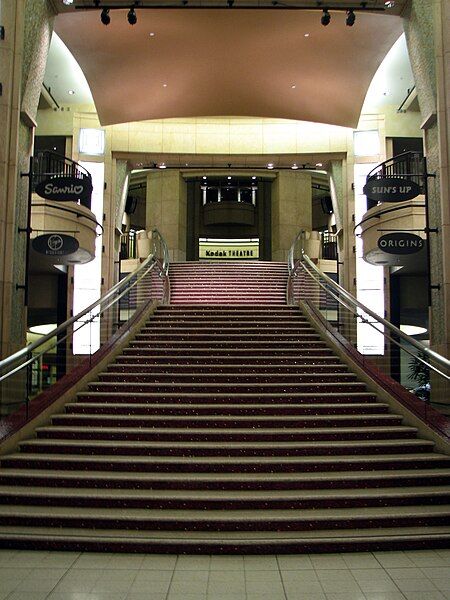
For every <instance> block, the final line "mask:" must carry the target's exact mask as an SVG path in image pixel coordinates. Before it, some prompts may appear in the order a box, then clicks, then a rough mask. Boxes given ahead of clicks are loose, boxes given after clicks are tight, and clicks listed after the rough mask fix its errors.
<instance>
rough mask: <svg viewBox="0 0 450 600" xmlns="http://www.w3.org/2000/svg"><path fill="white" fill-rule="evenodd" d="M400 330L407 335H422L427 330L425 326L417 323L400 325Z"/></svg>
mask: <svg viewBox="0 0 450 600" xmlns="http://www.w3.org/2000/svg"><path fill="white" fill-rule="evenodd" d="M400 331H403V333H406V335H420V334H421V333H426V332H427V330H426V328H425V327H418V326H417V325H400Z"/></svg>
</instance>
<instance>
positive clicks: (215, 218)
mask: <svg viewBox="0 0 450 600" xmlns="http://www.w3.org/2000/svg"><path fill="white" fill-rule="evenodd" d="M255 210H256V209H255V207H254V206H253V204H246V203H244V202H238V201H233V200H225V201H221V202H211V203H209V204H205V206H204V207H203V221H204V224H205V225H253V224H254V222H255Z"/></svg>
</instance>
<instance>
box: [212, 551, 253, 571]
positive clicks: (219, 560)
mask: <svg viewBox="0 0 450 600" xmlns="http://www.w3.org/2000/svg"><path fill="white" fill-rule="evenodd" d="M209 568H210V570H211V571H240V570H243V569H244V557H243V556H220V555H212V556H211V563H210V567H209Z"/></svg>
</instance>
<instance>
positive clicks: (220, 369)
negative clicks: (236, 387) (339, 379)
mask: <svg viewBox="0 0 450 600" xmlns="http://www.w3.org/2000/svg"><path fill="white" fill-rule="evenodd" d="M166 363H167V361H166ZM194 372H199V373H205V374H208V373H212V374H216V373H221V374H222V373H223V374H229V375H230V376H234V375H247V374H250V375H252V376H254V377H262V376H264V375H265V374H266V373H273V374H276V375H280V376H283V377H286V376H292V377H296V376H302V377H307V376H311V374H318V373H323V374H324V375H326V376H330V377H332V376H333V375H335V374H336V373H348V369H347V367H346V366H345V365H331V366H328V365H310V366H309V367H308V366H306V365H291V366H289V365H273V366H272V365H251V366H246V365H241V366H238V365H235V366H233V365H228V366H223V365H222V366H221V365H217V366H216V365H213V364H210V365H201V367H199V366H198V365H197V366H194V367H192V366H189V365H177V364H174V365H170V366H169V365H167V364H166V365H164V364H161V365H160V366H159V367H158V368H157V367H156V366H155V365H152V368H151V371H150V372H149V371H148V370H147V369H146V368H145V366H142V364H138V365H133V364H127V365H122V364H121V365H119V364H114V365H110V366H109V367H108V374H109V375H113V374H114V375H117V376H121V377H122V378H123V377H124V376H125V375H126V376H129V375H133V376H134V374H138V375H139V374H141V373H145V374H146V375H147V374H151V373H154V374H155V376H156V375H160V374H162V373H163V374H167V375H177V376H178V375H180V374H185V373H189V374H192V373H194Z"/></svg>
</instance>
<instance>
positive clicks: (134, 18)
mask: <svg viewBox="0 0 450 600" xmlns="http://www.w3.org/2000/svg"><path fill="white" fill-rule="evenodd" d="M127 19H128V23H129V24H130V25H136V23H137V16H136V12H135V10H134V6H132V7H131V8H130V10H129V11H128V14H127Z"/></svg>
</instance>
